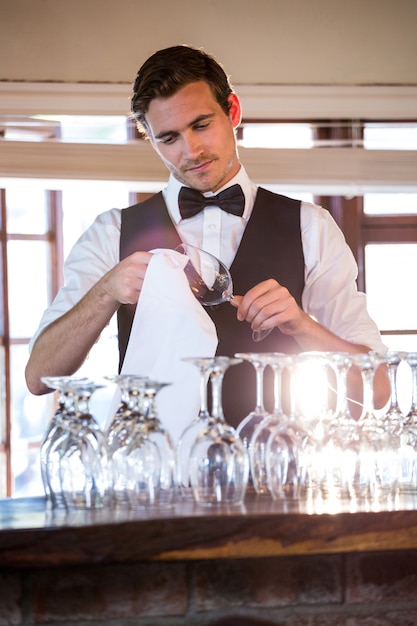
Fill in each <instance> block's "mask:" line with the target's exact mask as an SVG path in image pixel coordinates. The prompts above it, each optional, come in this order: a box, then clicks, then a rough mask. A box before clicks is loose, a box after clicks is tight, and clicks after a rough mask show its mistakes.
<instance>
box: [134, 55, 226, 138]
mask: <svg viewBox="0 0 417 626" xmlns="http://www.w3.org/2000/svg"><path fill="white" fill-rule="evenodd" d="M199 80H203V81H205V82H206V83H208V85H209V86H210V88H211V90H212V92H213V96H214V98H215V100H216V101H217V102H218V103H219V105H220V106H221V108H222V109H223V111H224V112H225V113H226V115H228V114H229V109H230V103H229V101H228V97H229V95H230V94H231V93H233V87H232V85H231V83H230V81H229V78H228V76H227V75H226V73H225V71H224V70H223V68H222V67H221V65H220V64H219V63H218V62H217V61H216V60H215V59H214V58H213V57H212V56H210V55H209V54H207V53H206V52H204V51H203V50H200V49H197V48H191V47H190V46H185V45H180V46H172V47H171V48H165V49H164V50H159V51H158V52H155V54H153V55H152V56H150V57H149V58H148V59H147V60H146V61H145V63H144V64H143V65H142V67H141V68H140V70H139V71H138V73H137V75H136V79H135V83H134V85H133V95H132V99H131V111H132V115H133V117H134V118H135V120H136V122H137V123H138V124H139V125H140V126H142V127H143V129H144V130H148V127H147V124H146V119H145V114H146V112H147V111H148V108H149V105H150V103H151V101H152V100H154V99H155V98H169V97H170V96H172V95H174V94H175V93H176V92H177V91H179V90H180V89H181V88H182V87H185V86H186V85H189V84H190V83H194V82H197V81H199Z"/></svg>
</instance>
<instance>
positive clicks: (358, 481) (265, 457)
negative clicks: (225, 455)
mask: <svg viewBox="0 0 417 626" xmlns="http://www.w3.org/2000/svg"><path fill="white" fill-rule="evenodd" d="M247 358H250V359H251V360H252V361H253V363H254V365H255V368H257V371H258V380H259V381H261V376H260V374H259V371H262V367H266V365H270V366H271V367H272V368H273V370H274V380H275V384H274V391H275V407H274V410H273V411H272V413H270V414H268V413H267V412H266V411H265V409H264V407H263V402H262V396H261V388H262V387H261V382H258V386H257V389H258V392H257V397H258V399H257V406H256V409H255V411H253V412H252V414H250V415H249V416H248V417H247V418H246V419H244V420H243V421H242V423H241V425H240V426H239V427H238V429H237V430H238V432H240V433H241V436H242V434H243V435H244V437H243V440H244V441H245V443H246V445H247V447H248V450H249V453H250V462H251V463H250V468H251V477H252V482H253V486H254V488H255V490H256V492H257V493H258V494H259V495H270V496H272V498H274V499H286V498H291V499H306V498H310V499H313V500H314V499H316V498H326V499H333V500H335V499H339V500H340V499H355V500H357V501H364V500H369V501H379V502H381V501H387V500H388V499H392V498H394V497H395V495H396V494H399V493H415V492H416V489H417V438H416V437H417V428H416V426H417V422H416V418H417V411H416V400H417V386H416V385H417V383H416V377H417V373H416V370H417V354H416V353H412V352H409V353H405V352H393V351H390V352H388V353H386V354H377V353H370V354H345V353H314V352H310V353H301V354H299V355H292V356H289V355H280V354H265V355H252V356H250V355H247ZM403 361H405V362H406V363H407V364H408V365H409V368H410V371H411V379H412V393H411V402H410V409H409V411H408V412H407V413H402V412H401V409H400V407H399V403H398V397H397V386H396V380H397V372H398V367H399V365H400V363H402V362H403ZM381 366H383V367H386V368H387V370H388V373H389V378H390V383H391V397H390V402H389V404H388V407H386V408H385V409H382V410H379V411H377V410H375V407H374V399H373V392H374V377H375V373H376V371H377V369H378V368H379V367H381ZM303 368H307V369H308V371H309V376H311V377H312V378H313V379H314V381H315V384H318V382H319V381H320V376H321V380H322V381H323V382H324V387H323V388H324V390H327V391H328V390H329V389H331V388H335V389H336V398H335V401H334V402H333V403H329V398H328V397H326V394H324V393H322V394H321V396H320V398H319V400H318V402H317V403H316V407H315V409H314V410H310V411H309V410H307V409H308V408H311V407H306V406H304V407H303V406H302V400H303V395H304V392H305V387H306V378H305V377H304V378H302V377H300V374H301V373H302V369H303ZM355 368H356V370H357V372H359V374H360V376H361V379H362V384H363V407H362V410H361V414H360V416H359V417H358V418H354V417H353V416H352V413H351V410H350V406H349V400H348V392H347V382H348V375H349V373H351V372H352V370H353V369H355ZM284 369H285V370H287V371H288V372H289V376H290V383H289V386H290V394H291V402H290V407H289V410H287V411H286V412H284V411H283V410H282V404H281V394H282V388H281V387H282V386H281V380H282V377H281V374H282V371H283V370H284ZM327 396H328V394H327ZM309 402H311V396H310V397H309ZM262 414H263V415H264V417H263V419H262Z"/></svg>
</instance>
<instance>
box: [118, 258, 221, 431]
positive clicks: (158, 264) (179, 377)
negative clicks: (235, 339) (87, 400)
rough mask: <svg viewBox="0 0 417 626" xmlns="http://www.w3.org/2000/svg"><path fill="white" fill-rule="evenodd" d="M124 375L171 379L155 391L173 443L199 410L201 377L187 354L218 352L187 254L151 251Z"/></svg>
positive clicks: (193, 355) (194, 355)
mask: <svg viewBox="0 0 417 626" xmlns="http://www.w3.org/2000/svg"><path fill="white" fill-rule="evenodd" d="M152 252H153V255H152V258H151V260H150V262H149V265H148V268H147V271H146V275H145V280H144V283H143V286H142V291H141V294H140V298H139V302H138V305H137V307H136V313H135V317H134V320H133V324H132V330H131V333H130V339H129V343H128V346H127V350H126V355H125V358H124V362H123V366H122V370H121V373H122V374H139V375H143V376H148V377H149V378H151V379H153V380H157V381H159V382H166V383H172V384H170V385H168V386H167V387H164V388H163V389H161V391H160V392H159V393H158V395H157V402H156V405H157V410H158V414H159V417H160V419H161V421H162V423H163V424H164V426H165V428H166V429H167V430H168V432H169V433H170V435H171V437H172V439H173V441H174V443H177V441H178V439H179V437H180V436H181V434H182V432H183V430H184V429H185V427H186V426H187V425H188V424H189V423H190V422H191V421H192V420H193V419H194V418H195V417H196V415H197V414H198V411H199V408H200V386H199V383H200V377H199V372H198V370H197V368H196V366H195V365H192V364H190V363H185V362H184V361H182V359H183V357H209V356H214V354H215V352H216V348H217V342H218V339H217V333H216V328H215V325H214V324H213V322H212V320H211V318H210V317H209V315H208V314H207V313H206V311H205V310H204V308H203V307H202V306H201V304H200V303H199V302H198V300H197V299H196V298H195V297H194V295H193V293H192V291H191V289H190V286H189V284H188V281H187V278H186V276H185V274H184V271H183V268H184V266H185V264H186V263H187V261H188V257H186V256H185V255H183V254H180V253H179V252H175V251H173V250H153V251H152Z"/></svg>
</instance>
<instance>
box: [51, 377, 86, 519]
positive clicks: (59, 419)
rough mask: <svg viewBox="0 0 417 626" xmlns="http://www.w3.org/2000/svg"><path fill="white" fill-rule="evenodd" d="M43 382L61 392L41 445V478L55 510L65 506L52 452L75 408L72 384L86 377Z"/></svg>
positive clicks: (54, 379) (57, 469) (53, 378)
mask: <svg viewBox="0 0 417 626" xmlns="http://www.w3.org/2000/svg"><path fill="white" fill-rule="evenodd" d="M41 380H42V382H43V383H44V384H45V385H47V386H48V387H49V388H50V389H55V390H56V391H58V392H59V397H58V406H57V409H56V411H55V413H54V415H53V416H52V419H51V420H50V422H49V424H48V426H47V429H46V431H45V434H44V436H43V439H42V442H41V445H40V466H41V478H42V483H43V488H44V491H45V495H46V496H47V498H49V499H50V500H51V502H52V506H53V507H54V508H57V507H60V506H64V501H63V498H62V492H61V483H60V480H59V458H58V459H57V461H58V463H57V464H55V463H54V462H53V455H51V454H50V450H51V447H52V445H53V444H54V442H55V441H56V440H57V439H59V438H60V437H61V435H62V434H63V433H64V432H65V431H66V429H67V427H68V425H69V422H70V420H71V415H72V413H73V412H74V408H73V395H74V394H73V393H72V391H71V383H73V381H74V380H79V381H86V380H87V379H86V378H84V377H81V378H76V379H75V378H74V377H72V376H43V377H42V378H41Z"/></svg>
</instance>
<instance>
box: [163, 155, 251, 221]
mask: <svg viewBox="0 0 417 626" xmlns="http://www.w3.org/2000/svg"><path fill="white" fill-rule="evenodd" d="M236 184H238V185H240V186H241V187H242V191H243V193H244V195H245V210H244V212H243V216H242V218H243V219H244V220H246V221H247V220H248V219H249V216H250V214H251V212H252V208H253V204H254V202H255V196H256V192H257V189H258V187H257V185H255V183H253V182H252V181H251V180H250V178H249V176H248V175H247V173H246V170H245V168H244V167H243V166H242V165H241V167H240V170H239V171H238V173H237V174H236V176H234V177H233V178H232V179H231V180H229V181H228V182H227V183H226V184H225V185H224V186H223V187H221V188H220V189H218V190H217V191H216V193H219V192H220V191H224V190H225V189H227V188H228V187H231V186H232V185H236ZM183 186H184V185H183V183H180V181H179V180H177V179H176V178H175V177H174V176H173V175H172V174H170V177H169V180H168V184H167V186H166V187H165V189H163V191H162V193H163V196H164V200H165V202H166V205H167V207H168V212H169V214H170V216H171V218H172V219H173V220H174V222H175V224H178V223H179V222H180V221H181V216H180V211H179V208H178V194H179V192H180V189H181V187H183ZM204 195H205V196H211V195H215V194H212V193H206V194H204ZM239 219H240V218H239Z"/></svg>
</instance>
